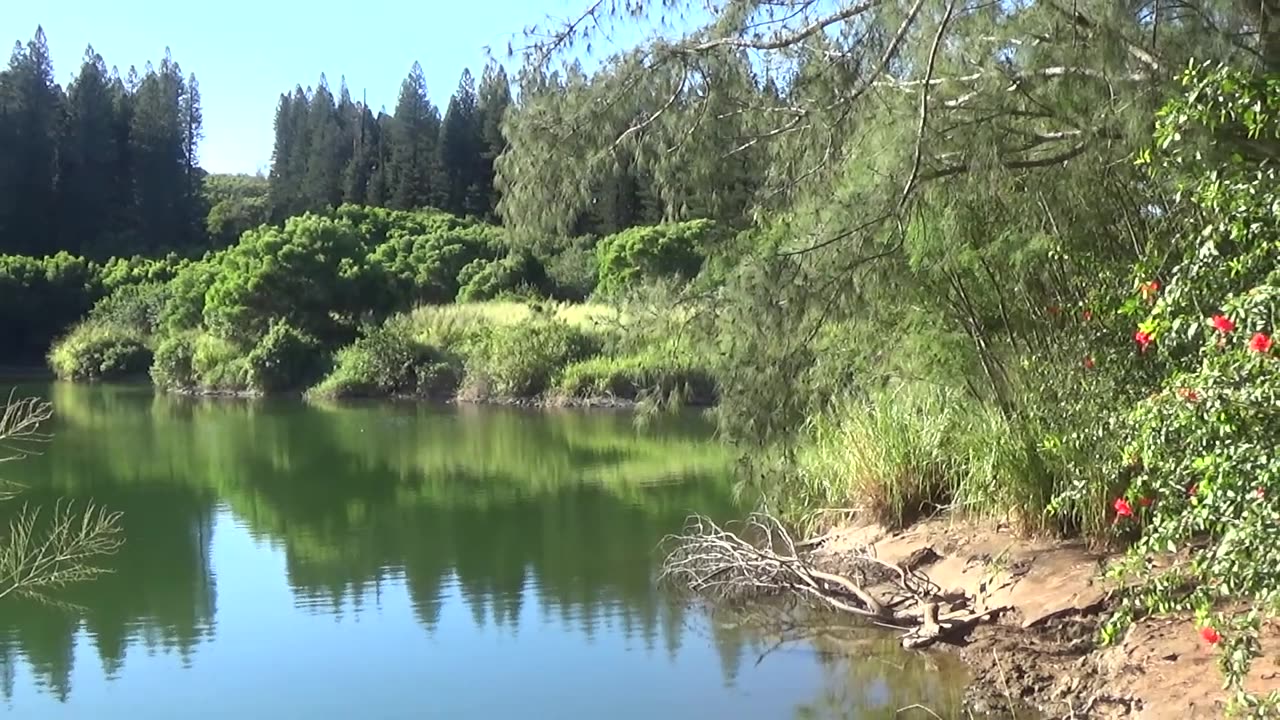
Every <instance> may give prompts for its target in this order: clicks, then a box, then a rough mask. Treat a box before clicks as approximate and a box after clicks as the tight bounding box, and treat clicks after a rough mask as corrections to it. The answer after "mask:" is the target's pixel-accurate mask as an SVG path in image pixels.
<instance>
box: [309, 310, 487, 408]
mask: <svg viewBox="0 0 1280 720" xmlns="http://www.w3.org/2000/svg"><path fill="white" fill-rule="evenodd" d="M461 374H462V365H461V361H460V360H459V359H458V358H457V357H456V356H454V355H451V354H449V353H446V352H444V351H441V350H440V349H438V348H436V347H434V346H432V345H429V344H427V343H425V342H422V341H421V340H419V339H418V337H417V333H416V328H415V327H414V324H413V321H412V319H411V318H409V317H407V316H397V317H395V318H392V319H391V320H389V321H387V323H386V324H384V325H382V326H380V327H377V328H374V329H373V330H371V331H369V332H368V333H367V334H365V335H364V336H363V337H361V338H359V339H358V340H356V342H355V343H354V344H352V345H349V346H347V347H345V348H343V349H341V350H339V351H338V354H337V357H336V358H335V362H334V368H333V371H332V372H330V373H329V374H328V375H327V376H326V377H325V378H324V379H323V380H321V381H320V382H319V383H318V384H317V385H315V386H314V387H312V388H311V389H310V390H308V391H307V396H308V397H310V398H315V399H338V398H354V397H379V396H386V395H398V396H415V397H428V398H446V397H449V396H451V395H452V394H453V393H454V392H455V391H456V390H457V388H458V384H459V381H460V378H461Z"/></svg>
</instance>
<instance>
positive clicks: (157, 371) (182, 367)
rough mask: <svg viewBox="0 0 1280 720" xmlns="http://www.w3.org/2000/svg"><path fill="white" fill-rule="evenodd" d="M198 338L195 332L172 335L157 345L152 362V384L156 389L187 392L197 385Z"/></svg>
mask: <svg viewBox="0 0 1280 720" xmlns="http://www.w3.org/2000/svg"><path fill="white" fill-rule="evenodd" d="M197 336H198V333H196V332H195V331H188V332H183V333H172V334H170V335H167V336H165V338H164V339H163V340H161V341H160V342H159V344H157V345H156V350H155V357H154V358H153V359H152V362H151V382H152V383H153V384H155V386H156V387H159V388H161V389H164V390H185V389H188V388H191V387H194V386H195V385H196V371H195V354H196V339H197Z"/></svg>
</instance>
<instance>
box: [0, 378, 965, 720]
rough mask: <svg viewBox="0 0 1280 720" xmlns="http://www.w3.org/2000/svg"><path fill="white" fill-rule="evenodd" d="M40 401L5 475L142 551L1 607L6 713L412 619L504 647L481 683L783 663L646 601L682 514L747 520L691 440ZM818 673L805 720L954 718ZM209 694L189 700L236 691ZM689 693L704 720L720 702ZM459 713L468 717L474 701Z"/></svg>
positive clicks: (429, 630) (627, 427)
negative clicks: (765, 659) (24, 449)
mask: <svg viewBox="0 0 1280 720" xmlns="http://www.w3.org/2000/svg"><path fill="white" fill-rule="evenodd" d="M29 389H30V390H35V391H37V392H40V393H42V394H46V395H51V398H52V400H53V401H54V403H55V410H56V416H55V418H56V421H55V426H54V428H53V429H54V431H55V432H56V433H57V439H56V442H55V444H54V445H53V446H52V447H51V448H49V452H48V453H46V454H45V455H43V456H40V457H33V458H29V459H27V460H25V461H23V462H21V463H16V464H12V465H7V466H6V467H5V468H4V471H5V473H6V477H7V478H8V479H12V480H16V481H18V482H22V483H24V484H26V485H28V487H29V490H28V492H27V494H26V499H27V500H29V501H31V502H33V503H37V504H50V503H52V502H54V501H55V500H56V499H57V498H58V497H61V496H72V497H77V498H89V497H91V498H93V499H94V500H96V501H98V502H101V503H104V504H106V505H108V506H109V507H111V508H112V509H116V510H121V511H123V512H124V520H123V523H124V531H125V535H126V537H127V543H126V545H125V546H124V548H123V549H122V551H121V552H120V554H119V555H118V556H117V557H115V558H113V559H112V560H111V563H110V565H111V567H112V569H113V570H114V573H113V574H111V575H107V576H105V577H103V578H102V579H100V580H98V581H96V582H94V583H93V584H91V585H87V586H83V587H79V588H75V589H73V590H71V591H69V592H67V593H66V595H65V600H66V601H67V602H69V603H73V604H75V605H76V606H78V607H79V609H78V610H75V611H68V610H66V609H64V608H51V607H47V606H41V605H34V604H31V603H19V602H12V603H9V604H7V605H6V606H5V607H4V611H3V613H0V692H3V694H4V697H5V698H7V699H9V700H10V701H12V700H13V698H14V696H15V692H18V691H20V690H21V689H22V684H23V683H22V681H21V680H20V677H21V676H22V674H23V673H25V674H28V675H29V676H30V678H31V683H32V684H33V685H35V686H37V687H39V688H41V694H43V695H45V696H47V697H52V698H56V699H57V700H59V701H63V702H68V701H69V702H70V703H71V704H72V705H74V701H75V699H76V697H75V696H74V695H73V687H72V685H73V680H74V682H75V683H76V684H77V688H76V689H77V691H78V692H79V691H80V689H79V686H81V685H85V683H89V684H90V688H91V690H89V691H85V692H90V693H91V694H92V693H94V692H97V690H98V689H99V688H98V687H97V686H98V685H100V684H101V680H102V679H103V678H107V679H111V678H120V677H126V676H130V674H131V673H133V674H134V675H135V676H136V675H137V674H138V673H140V672H142V671H141V670H135V669H134V665H135V659H134V658H133V657H132V656H133V655H134V654H135V653H139V652H141V653H143V654H144V655H145V656H147V657H153V656H157V655H160V656H166V657H171V658H175V659H176V661H177V662H178V663H179V664H181V665H182V666H184V667H192V668H196V669H197V670H199V669H201V668H202V665H207V666H208V667H209V668H214V667H219V668H221V667H223V662H224V661H223V660H222V659H221V655H219V652H223V651H225V652H228V653H232V654H233V655H235V654H236V653H238V657H241V658H243V657H244V656H245V655H246V654H247V653H250V652H259V653H262V652H267V651H265V650H263V648H264V647H266V645H261V644H254V643H264V642H266V640H267V639H263V638H262V637H260V635H261V633H266V634H268V635H271V636H272V637H270V638H268V639H269V640H270V644H271V646H272V647H275V645H279V644H282V645H284V646H286V647H289V644H290V643H292V644H293V646H292V647H291V648H290V649H289V650H287V651H285V650H280V651H270V652H276V653H277V655H278V657H280V658H285V657H288V658H290V659H291V661H294V662H297V663H298V665H299V666H300V667H301V666H305V665H306V664H307V662H308V658H307V657H306V656H307V655H308V654H314V655H315V656H317V657H320V656H324V655H325V654H326V653H334V654H338V655H341V654H344V653H349V654H357V653H358V652H359V649H360V648H361V647H362V646H363V645H365V644H368V643H369V642H371V641H370V640H369V638H372V637H376V636H380V635H379V633H383V632H384V631H385V633H386V637H387V638H392V637H394V638H395V640H390V639H388V640H386V641H385V642H384V643H383V644H382V645H380V646H378V647H377V648H376V650H377V652H379V653H383V654H385V653H387V652H388V647H389V646H390V645H391V644H394V643H401V644H403V647H402V648H399V649H397V650H396V651H395V652H403V653H416V652H418V649H417V648H416V646H415V645H414V643H416V642H417V641H416V640H415V639H414V637H412V636H411V635H410V634H407V633H406V631H408V630H410V628H406V627H402V626H401V625H399V624H397V623H396V622H394V621H393V617H394V616H396V614H397V612H398V611H399V607H400V605H401V604H403V605H405V611H406V613H408V614H411V616H412V618H414V624H415V625H416V626H417V628H418V630H417V631H416V632H418V633H423V632H425V635H426V638H427V639H428V640H430V641H431V642H433V643H437V644H439V643H445V644H447V649H446V650H445V652H446V653H448V654H451V655H455V656H457V658H458V660H457V664H458V668H455V670H456V671H457V672H460V673H461V672H463V671H464V670H467V668H466V663H467V661H466V660H465V658H466V657H467V653H469V652H480V650H477V648H484V647H486V645H485V644H486V643H490V642H492V643H501V644H504V645H503V647H504V648H507V649H506V650H504V653H506V654H505V655H498V656H495V657H496V659H490V660H487V661H486V662H485V665H486V667H489V668H494V667H496V669H498V670H500V669H501V667H503V664H504V663H510V665H511V667H510V670H509V672H510V673H516V674H518V673H521V672H525V673H535V674H536V673H538V672H539V671H540V670H543V671H545V668H539V667H538V666H537V665H538V663H539V662H540V661H549V660H552V659H554V660H555V661H556V662H561V663H564V664H565V665H566V667H576V665H575V663H577V664H579V665H581V668H580V669H579V670H578V673H584V672H591V671H592V670H593V663H597V662H600V661H598V660H591V659H590V658H592V657H594V656H593V655H592V654H591V653H592V652H595V651H592V650H589V648H592V647H600V646H602V645H603V646H608V647H610V648H618V649H619V650H618V652H616V653H611V654H610V655H609V656H608V659H607V660H606V661H605V662H609V663H616V664H619V666H618V667H616V668H614V669H615V670H616V671H617V672H619V673H624V674H625V673H628V672H630V673H643V672H656V670H654V669H653V668H654V667H656V666H653V662H652V661H649V665H645V666H643V667H641V668H639V669H638V668H637V667H636V666H633V665H632V664H631V663H630V662H627V663H622V660H621V659H620V658H625V657H631V656H630V655H627V653H638V655H637V657H641V658H648V657H652V656H654V655H655V654H656V655H658V656H659V657H663V658H665V660H664V661H663V663H662V664H663V665H668V664H674V663H675V661H676V658H677V657H678V656H680V655H681V651H682V647H683V645H684V644H685V643H686V642H689V641H691V640H695V641H696V643H698V644H699V647H702V646H704V645H709V647H710V649H711V650H712V651H713V656H718V658H719V666H720V667H719V671H720V680H721V681H722V684H723V685H725V686H729V687H732V686H734V684H735V682H736V681H737V679H738V676H739V674H740V673H741V672H742V671H743V667H744V663H745V664H746V666H748V667H751V663H754V662H756V658H757V657H759V656H760V655H761V653H763V652H764V651H765V650H766V649H767V648H768V647H770V646H771V645H772V644H773V643H772V642H771V641H770V640H769V639H767V638H762V637H760V636H758V635H754V634H752V633H750V632H747V631H745V630H743V629H742V628H741V627H738V626H735V625H733V624H725V623H706V622H705V621H704V620H703V619H702V618H701V617H699V616H697V615H696V614H693V615H691V614H690V612H689V611H687V610H686V609H685V608H683V607H682V606H680V605H677V604H674V603H672V602H669V601H667V600H666V599H664V596H663V595H662V594H661V593H659V592H658V591H656V590H655V589H654V587H653V583H652V576H653V562H654V553H653V549H654V546H655V544H656V543H657V541H658V540H659V539H660V538H661V537H662V536H663V535H664V534H665V533H667V532H670V531H672V530H675V529H677V528H678V527H679V526H680V524H681V523H682V521H683V519H684V518H685V516H686V515H687V514H688V513H689V512H692V511H695V510H696V511H699V512H704V513H708V514H711V515H716V516H721V517H726V516H730V515H736V514H738V513H737V509H736V508H735V505H734V502H733V498H732V493H731V492H730V489H729V485H728V482H727V478H726V476H725V468H726V464H725V463H726V458H725V457H724V455H723V453H722V451H721V450H720V449H719V448H717V447H716V446H715V445H714V444H711V443H708V442H706V438H707V435H708V429H707V428H706V427H705V425H703V424H702V423H700V422H697V421H696V420H694V419H688V418H685V419H670V420H667V421H663V422H660V423H658V424H657V425H656V426H654V427H652V428H649V429H647V430H646V431H645V432H643V433H638V432H637V431H636V429H635V428H634V426H633V423H632V421H631V418H630V417H629V416H626V415H623V414H608V413H592V414H583V413H572V412H565V413H549V414H536V415H535V414H530V413H527V412H522V411H516V410H494V409H475V408H465V409H449V408H428V407H421V406H412V405H387V404H382V405H364V406H354V407H352V406H346V407H340V408H336V407H335V408H322V409H316V408H306V407H304V406H302V405H300V404H297V403H290V402H249V401H226V400H219V401H201V400H189V399H182V398H172V397H163V396H158V397H157V396H152V395H151V393H150V392H149V391H147V390H146V389H143V388H122V387H101V388H86V387H75V386H68V385H61V384H59V385H53V386H51V387H35V388H29ZM281 582H283V583H284V584H285V585H287V592H288V597H287V600H286V601H287V603H288V607H289V608H290V612H291V613H292V614H288V613H281V614H279V615H272V614H271V613H274V612H278V611H276V610H273V609H271V608H273V607H274V605H273V604H272V603H273V602H274V599H273V598H274V596H273V594H272V592H273V591H272V590H271V588H272V587H274V586H276V585H277V584H279V583H281ZM219 600H221V601H222V606H221V607H220V605H219ZM450 613H453V614H454V616H455V617H454V622H452V623H450V622H449V621H448V617H449V616H450ZM457 613H464V614H465V615H466V616H469V618H470V623H469V626H470V627H471V628H472V630H471V631H470V632H467V633H461V631H460V630H459V628H463V627H466V626H467V625H468V624H460V623H459V622H457V618H456V614H457ZM308 618H310V619H308ZM317 620H319V621H322V622H324V623H326V624H327V625H316V624H315V621H317ZM333 623H363V625H359V627H361V628H363V629H362V630H361V633H363V634H362V635H360V636H351V635H342V636H341V637H339V636H338V635H337V634H336V633H337V632H338V631H337V630H332V629H331V628H332V626H333ZM250 626H252V627H260V628H261V633H259V637H250V636H251V635H252V634H249V635H246V634H245V633H244V632H243V631H233V630H232V629H231V628H237V627H238V628H245V627H250ZM317 628H319V629H317ZM418 637H422V635H421V634H419V635H418ZM708 640H709V643H708V642H707V641H708ZM512 643H516V644H515V645H512ZM90 647H91V648H92V649H93V651H94V652H95V653H96V655H97V659H98V661H99V663H100V665H101V670H100V672H97V673H87V672H84V671H83V670H80V671H77V668H75V666H74V661H75V660H76V659H79V660H80V661H81V662H84V661H85V659H86V655H85V649H87V648H90ZM584 648H587V649H584ZM77 649H79V652H77ZM885 650H887V648H886V649H876V650H875V652H877V653H878V654H884V651H885ZM806 652H809V653H811V651H806ZM889 654H890V655H892V654H893V653H892V652H890V653H889ZM366 655H367V653H366ZM508 655H509V656H510V657H508ZM808 657H810V658H811V657H812V656H811V654H810V655H809V656H808ZM312 659H313V660H314V658H312ZM136 662H137V663H138V665H139V666H142V665H144V664H143V663H141V661H136ZM366 662H367V660H366ZM810 664H812V663H810ZM651 666H653V667H651ZM822 666H823V668H824V669H823V670H821V671H820V672H819V673H818V674H819V675H821V677H813V675H814V672H812V671H804V672H803V673H802V672H801V671H800V670H795V671H794V672H795V673H799V674H797V675H796V677H798V678H799V677H802V676H803V677H804V681H803V683H801V684H814V683H816V685H817V687H818V688H820V689H819V691H818V692H817V693H815V692H813V691H812V690H810V691H806V692H802V693H800V695H802V696H803V697H802V698H801V699H802V700H804V703H803V706H802V707H801V708H800V710H799V711H798V712H800V713H801V716H803V717H832V716H834V717H844V716H847V715H848V713H849V712H850V711H851V709H853V710H856V714H855V716H856V717H875V716H877V713H880V712H886V711H888V710H891V709H894V708H897V707H902V706H903V705H907V704H911V703H914V702H920V698H922V697H925V698H934V699H939V701H947V697H948V696H947V691H948V688H949V687H951V685H949V683H948V681H947V678H948V677H949V676H948V675H947V674H946V673H937V672H934V673H929V672H927V671H926V672H923V673H921V672H906V671H905V670H896V671H894V672H883V673H881V671H880V670H877V669H876V668H877V665H876V664H874V663H861V662H859V663H849V662H846V661H843V660H838V659H836V658H835V656H831V657H826V658H825V659H824V660H823V661H822ZM147 667H150V665H147ZM231 667H238V664H236V665H231ZM20 670H21V672H20ZM232 672H233V674H234V673H239V674H247V673H249V672H251V671H250V669H248V668H245V669H240V670H235V671H232ZM470 672H471V673H473V674H474V672H475V668H471V669H470ZM211 673H212V670H211V669H210V670H209V671H208V672H206V674H204V675H202V676H201V679H200V680H199V681H196V680H190V679H188V680H187V682H190V683H196V682H200V683H204V684H210V683H213V684H219V683H221V684H228V685H234V682H232V681H230V680H227V679H226V678H224V677H223V674H225V673H224V672H222V671H220V674H219V675H218V676H217V678H218V679H216V680H214V679H212V678H213V675H212V674H211ZM863 675H865V676H866V677H862V676H863ZM459 677H463V675H459ZM316 679H317V678H315V677H313V678H312V680H313V681H314V680H316ZM250 680H252V678H249V677H247V676H246V677H242V678H239V679H238V681H240V682H248V681H250ZM669 681H670V678H668V679H667V680H663V682H669ZM504 682H507V680H506V679H505V678H504ZM545 682H546V680H545V678H543V681H541V684H545ZM688 682H689V683H691V684H692V683H696V682H697V680H696V679H690V680H689V681H688ZM797 682H800V681H799V680H797ZM851 683H853V685H851ZM312 684H313V685H315V684H316V683H314V682H313V683H312ZM838 688H848V691H847V692H848V696H847V697H846V696H842V695H841V694H840V692H839V690H838ZM875 688H882V690H876V689H875ZM559 690H562V691H563V692H565V693H574V694H580V693H581V692H582V691H581V689H580V688H576V686H575V687H570V686H566V687H564V688H560V689H559ZM539 691H540V692H542V691H547V689H546V688H540V690H539ZM622 691H623V689H621V688H620V689H619V692H622ZM632 692H636V691H635V690H632ZM641 692H642V693H643V694H649V693H648V692H647V691H641ZM689 692H691V693H694V695H695V696H697V697H699V698H702V699H703V700H705V701H706V702H713V699H712V697H711V696H710V695H709V694H708V692H709V691H708V690H698V689H690V690H689ZM293 693H294V694H295V695H297V697H294V698H293V701H294V702H296V703H300V704H304V703H306V702H307V701H308V700H310V698H308V697H305V696H304V695H303V694H306V693H310V694H317V693H318V695H321V696H322V695H323V694H324V691H323V690H316V689H315V688H295V689H294V690H293ZM832 693H835V694H834V695H833V694H832ZM286 694H287V693H286ZM815 695H816V696H818V697H819V700H818V701H817V702H813V701H812V698H813V697H815ZM677 696H678V692H674V691H673V697H677ZM437 700H439V699H437ZM620 700H621V698H620ZM782 701H783V702H784V704H787V707H790V708H791V709H793V710H794V709H795V708H796V706H797V704H798V703H797V702H796V698H789V699H788V698H782ZM85 702H86V703H89V702H91V701H90V700H86V701H85ZM281 702H284V700H281ZM317 702H318V701H317ZM401 702H403V701H401ZM439 702H443V703H445V704H444V705H440V706H439V707H446V706H447V702H448V700H447V699H446V700H439ZM457 702H462V701H461V700H457ZM468 702H471V703H472V705H458V706H457V707H458V711H459V712H461V713H463V714H465V713H466V712H470V711H469V710H467V709H466V708H471V707H472V706H473V705H474V704H475V703H476V702H479V701H478V700H476V699H475V698H471V700H469V701H468ZM558 702H559V701H558ZM714 702H720V700H714ZM788 703H789V704H788ZM757 705H758V703H757ZM642 706H643V703H640V704H637V705H635V707H634V708H633V709H635V711H636V712H639V709H638V708H640V707H642ZM289 707H291V708H294V709H298V708H299V707H301V705H291V706H289ZM325 707H326V708H330V707H333V703H332V701H330V704H329V705H326V706H325ZM433 707H434V706H433ZM518 707H519V706H518V705H516V706H513V707H512V709H518ZM725 707H726V709H727V708H729V707H730V706H729V705H725ZM733 707H736V706H733ZM759 707H760V708H761V709H764V710H765V711H766V714H760V715H752V716H753V717H755V716H758V717H776V716H778V715H776V714H772V715H770V714H767V712H768V710H767V706H759ZM876 708H879V710H876ZM90 709H93V710H101V708H100V707H90ZM366 709H367V708H366ZM401 709H403V708H401ZM382 710H386V711H387V712H385V713H381V714H383V715H385V716H390V715H394V714H395V713H394V712H391V711H390V710H389V709H388V708H382ZM491 711H492V712H501V710H500V709H492V710H491ZM290 714H292V713H290ZM615 714H616V713H615ZM622 714H623V715H624V716H625V715H626V714H627V711H626V708H624V709H623V712H622ZM570 715H572V713H570Z"/></svg>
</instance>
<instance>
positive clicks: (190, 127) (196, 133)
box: [180, 73, 209, 241]
mask: <svg viewBox="0 0 1280 720" xmlns="http://www.w3.org/2000/svg"><path fill="white" fill-rule="evenodd" d="M180 109H181V112H182V118H181V119H182V171H183V175H184V176H185V178H186V182H185V184H184V186H183V187H184V189H185V190H186V194H185V196H184V197H183V203H182V208H183V212H184V214H185V220H186V224H187V226H188V227H189V228H190V229H189V230H188V233H189V237H190V238H191V239H192V240H193V241H194V240H195V239H196V238H197V237H199V236H200V235H202V234H203V229H204V219H205V216H207V215H208V212H209V209H208V208H207V207H205V204H204V193H203V192H201V185H202V179H203V175H204V171H203V170H201V169H200V160H199V148H200V140H201V139H203V138H204V113H203V112H202V111H201V109H200V83H199V82H198V81H197V80H196V76H195V73H191V74H190V75H188V76H187V84H186V87H185V93H184V94H183V95H182V100H181V107H180Z"/></svg>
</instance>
